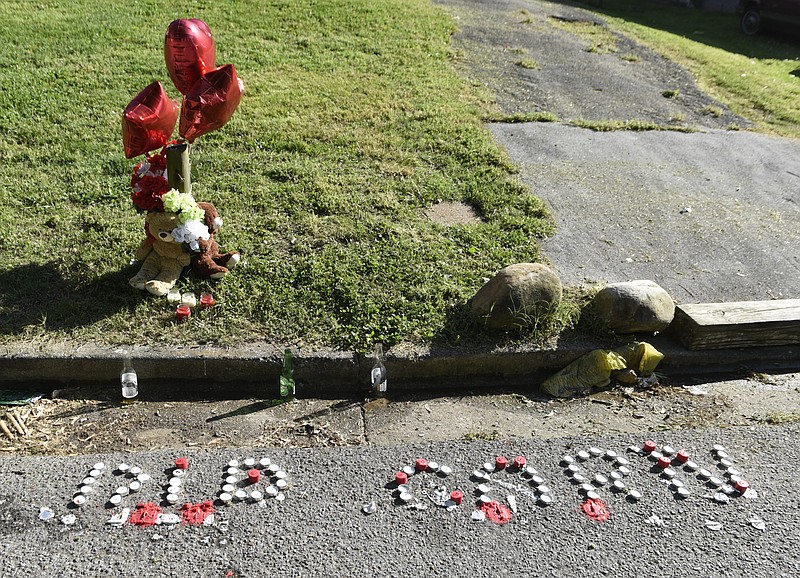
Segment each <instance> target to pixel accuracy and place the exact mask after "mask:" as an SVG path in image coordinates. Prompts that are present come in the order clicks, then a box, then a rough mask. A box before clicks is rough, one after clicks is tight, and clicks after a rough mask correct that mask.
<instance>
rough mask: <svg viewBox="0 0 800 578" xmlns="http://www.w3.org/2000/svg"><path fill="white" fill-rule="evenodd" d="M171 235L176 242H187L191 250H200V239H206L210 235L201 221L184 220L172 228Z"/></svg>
mask: <svg viewBox="0 0 800 578" xmlns="http://www.w3.org/2000/svg"><path fill="white" fill-rule="evenodd" d="M172 236H173V237H174V238H175V240H176V241H177V242H178V243H187V244H188V245H189V247H191V249H192V251H199V250H200V243H199V242H198V241H199V240H200V239H203V240H204V241H206V240H208V238H209V237H210V236H211V235H210V234H209V232H208V227H206V224H205V223H204V222H203V221H197V220H195V221H186V222H185V223H182V224H181V225H178V226H177V227H175V228H174V229H173V230H172Z"/></svg>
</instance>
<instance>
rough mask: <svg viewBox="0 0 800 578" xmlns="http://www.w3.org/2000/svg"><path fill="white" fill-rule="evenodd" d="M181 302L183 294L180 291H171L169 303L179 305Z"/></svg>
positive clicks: (168, 297) (168, 295)
mask: <svg viewBox="0 0 800 578" xmlns="http://www.w3.org/2000/svg"><path fill="white" fill-rule="evenodd" d="M180 302H181V292H180V290H179V289H170V290H169V293H167V303H169V304H170V305H177V304H178V303H180Z"/></svg>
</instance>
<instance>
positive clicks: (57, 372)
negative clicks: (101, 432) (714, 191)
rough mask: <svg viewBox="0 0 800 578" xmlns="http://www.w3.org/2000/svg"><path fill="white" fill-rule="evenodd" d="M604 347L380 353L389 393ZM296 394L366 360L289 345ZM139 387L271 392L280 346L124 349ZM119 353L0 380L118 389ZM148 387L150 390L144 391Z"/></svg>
mask: <svg viewBox="0 0 800 578" xmlns="http://www.w3.org/2000/svg"><path fill="white" fill-rule="evenodd" d="M648 341H649V342H650V343H652V344H653V345H654V346H655V347H656V348H658V349H659V350H660V351H661V352H662V353H664V355H665V357H664V360H663V361H662V362H661V364H660V365H659V367H658V371H659V372H661V373H664V374H666V375H668V376H669V377H670V378H672V379H673V381H674V380H678V379H703V378H704V377H707V376H716V377H720V376H726V375H728V376H732V375H734V374H736V373H741V372H742V370H743V368H747V369H750V370H754V371H776V372H782V371H792V370H800V346H798V345H788V346H775V347H759V348H747V349H724V350H705V351H690V350H687V349H685V348H683V347H682V346H681V345H679V344H678V343H677V342H675V341H672V340H671V339H669V338H667V337H664V336H658V337H656V338H654V339H648ZM606 348H609V346H607V345H605V346H604V345H600V344H597V343H587V342H580V343H579V342H575V343H560V344H559V345H557V346H555V347H553V348H548V349H532V348H531V349H525V348H519V349H514V350H511V349H500V348H497V347H493V346H485V347H482V348H473V349H470V350H465V349H456V348H437V347H426V348H422V347H420V348H411V347H405V348H400V347H398V348H396V350H390V351H388V352H387V356H386V367H387V374H388V379H389V388H390V390H391V391H431V390H435V389H461V390H465V391H466V390H472V389H480V388H485V387H508V388H513V387H520V388H525V389H531V388H534V387H536V386H538V385H539V383H541V381H542V380H543V379H544V378H546V377H547V376H549V375H550V374H552V373H554V372H555V371H557V370H559V369H561V368H563V367H565V366H566V365H568V364H569V363H570V362H572V361H574V360H575V359H577V358H578V357H580V356H582V355H584V354H585V353H588V352H590V351H592V350H594V349H606ZM293 353H294V355H295V378H296V381H297V395H298V396H299V397H328V396H331V395H353V394H363V393H365V392H367V391H368V388H369V372H370V369H371V367H372V360H371V359H369V358H368V357H366V358H365V357H363V356H360V355H358V354H357V353H355V352H352V351H336V350H329V349H317V350H311V349H309V350H302V349H301V350H293ZM131 355H132V358H133V364H134V367H135V369H136V371H137V373H138V375H139V381H140V384H141V387H142V389H143V390H147V389H149V388H152V387H153V386H155V389H156V390H158V392H157V393H156V395H157V396H158V395H161V393H160V392H163V396H166V397H174V396H176V395H186V396H189V397H202V396H221V397H223V398H224V397H237V396H249V397H277V395H278V376H279V374H280V371H281V364H282V359H283V347H280V346H274V345H266V344H264V345H257V344H256V345H248V346H247V347H239V348H226V349H223V348H215V347H205V346H193V347H188V346H187V347H175V348H171V349H168V350H166V349H152V348H139V347H137V348H132V349H131ZM120 369H121V353H120V349H118V348H111V347H103V346H97V345H78V344H64V343H62V344H58V345H49V346H42V347H30V346H24V345H23V346H19V347H5V348H3V349H0V383H2V384H5V385H11V386H15V387H28V388H29V387H31V386H32V385H36V386H37V387H39V388H43V387H45V386H47V387H49V388H56V387H64V386H65V385H66V386H79V385H80V386H85V385H92V386H101V387H102V386H105V385H108V386H109V387H114V388H116V387H118V386H119V371H120ZM148 385H149V387H148Z"/></svg>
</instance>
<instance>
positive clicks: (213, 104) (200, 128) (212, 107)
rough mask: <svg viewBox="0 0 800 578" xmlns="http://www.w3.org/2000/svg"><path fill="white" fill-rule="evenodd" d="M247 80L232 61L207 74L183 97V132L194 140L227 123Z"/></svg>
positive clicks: (239, 99)
mask: <svg viewBox="0 0 800 578" xmlns="http://www.w3.org/2000/svg"><path fill="white" fill-rule="evenodd" d="M242 91H244V83H243V82H242V81H241V80H240V79H239V77H237V76H236V69H235V68H234V67H233V64H226V65H225V66H221V67H219V68H217V69H216V70H212V71H211V72H208V73H206V74H205V75H203V77H202V78H201V79H200V80H199V81H198V83H197V84H196V85H195V86H194V88H192V91H191V92H190V93H189V94H187V95H186V97H185V98H184V99H183V106H182V107H181V124H180V128H179V129H178V132H179V133H180V135H181V136H182V137H183V138H185V139H186V140H188V141H189V142H193V141H194V139H196V138H197V137H199V136H201V135H204V134H206V133H207V132H211V131H212V130H216V129H218V128H220V127H221V126H222V125H224V124H225V123H226V122H228V119H230V118H231V115H233V111H235V110H236V107H237V106H239V101H241V99H242Z"/></svg>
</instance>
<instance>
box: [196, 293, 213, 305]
mask: <svg viewBox="0 0 800 578" xmlns="http://www.w3.org/2000/svg"><path fill="white" fill-rule="evenodd" d="M214 303H216V301H214V296H213V295H212V294H211V293H203V294H202V295H200V307H202V308H203V309H209V308H211V307H213V306H214Z"/></svg>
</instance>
